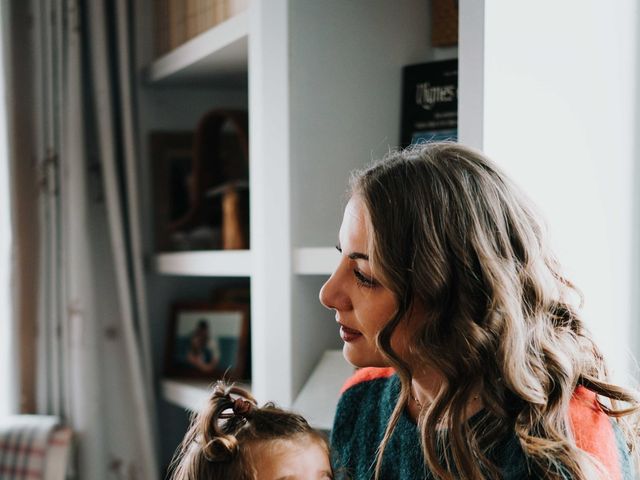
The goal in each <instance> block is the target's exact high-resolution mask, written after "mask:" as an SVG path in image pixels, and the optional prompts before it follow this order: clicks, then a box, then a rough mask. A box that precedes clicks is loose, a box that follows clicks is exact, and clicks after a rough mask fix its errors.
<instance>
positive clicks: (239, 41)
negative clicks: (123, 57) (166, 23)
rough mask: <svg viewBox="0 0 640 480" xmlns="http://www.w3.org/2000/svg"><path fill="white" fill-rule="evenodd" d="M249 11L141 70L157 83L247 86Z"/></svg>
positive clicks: (148, 78)
mask: <svg viewBox="0 0 640 480" xmlns="http://www.w3.org/2000/svg"><path fill="white" fill-rule="evenodd" d="M248 46H249V20H248V13H247V12H243V13H240V14H238V15H236V16H234V17H232V18H230V19H228V20H226V21H224V22H223V23H221V24H219V25H216V26H215V27H213V28H210V29H209V30H207V31H206V32H203V33H201V34H200V35H198V36H196V37H194V38H192V39H191V40H189V41H187V42H186V43H184V44H182V45H180V46H179V47H177V48H175V49H174V50H172V51H171V52H169V53H167V54H165V55H163V56H162V57H160V58H159V59H157V60H156V61H154V62H153V63H152V64H151V65H149V66H148V67H147V69H146V70H145V72H144V77H145V78H146V80H147V81H148V82H151V83H156V84H176V85H184V84H201V85H202V84H212V83H216V84H218V85H237V84H238V82H240V83H244V85H246V76H247V68H248Z"/></svg>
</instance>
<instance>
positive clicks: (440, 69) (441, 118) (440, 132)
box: [400, 59, 458, 147]
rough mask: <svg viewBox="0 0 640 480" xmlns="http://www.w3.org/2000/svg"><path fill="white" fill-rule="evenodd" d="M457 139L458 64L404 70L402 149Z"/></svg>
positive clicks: (449, 61)
mask: <svg viewBox="0 0 640 480" xmlns="http://www.w3.org/2000/svg"><path fill="white" fill-rule="evenodd" d="M457 138H458V60H457V59H453V60H442V61H437V62H429V63H421V64H417V65H408V66H406V67H404V69H403V74H402V119H401V128H400V143H401V145H402V146H403V147H407V146H409V145H411V144H415V143H420V142H427V141H439V140H453V141H455V140H457Z"/></svg>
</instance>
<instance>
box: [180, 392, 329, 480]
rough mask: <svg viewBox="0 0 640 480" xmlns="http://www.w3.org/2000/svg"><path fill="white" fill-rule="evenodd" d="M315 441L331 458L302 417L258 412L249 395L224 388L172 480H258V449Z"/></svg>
mask: <svg viewBox="0 0 640 480" xmlns="http://www.w3.org/2000/svg"><path fill="white" fill-rule="evenodd" d="M303 439H310V440H312V441H316V442H318V445H320V446H322V447H323V448H324V449H326V451H327V455H328V454H329V448H328V445H327V441H326V439H325V438H324V437H323V436H322V435H321V434H320V433H318V432H317V431H316V430H314V429H313V428H311V426H309V424H308V423H307V421H306V420H305V419H304V418H303V417H302V416H300V415H297V414H295V413H292V412H288V411H286V410H282V409H280V408H277V407H275V406H274V405H273V404H272V403H268V404H266V405H264V406H262V407H258V405H257V404H256V401H255V399H254V398H253V397H252V396H251V394H250V393H249V392H247V391H246V390H244V389H242V388H239V387H235V386H233V385H226V384H225V383H223V382H218V383H217V384H216V385H215V387H214V389H213V392H212V394H211V397H210V398H209V402H208V404H207V406H206V407H205V408H204V409H203V410H202V411H201V412H200V413H197V414H195V415H194V416H193V418H192V420H191V426H190V428H189V430H188V432H187V433H186V435H185V437H184V439H183V441H182V443H181V444H180V446H179V447H178V450H177V451H176V455H175V456H174V459H173V460H172V462H171V466H170V468H169V470H170V473H171V480H203V479H207V480H218V479H219V480H223V479H224V480H254V479H255V478H257V471H256V466H255V465H254V464H253V459H252V456H251V455H252V449H253V448H254V447H256V446H257V445H258V444H262V443H264V442H270V441H277V440H293V441H298V440H303Z"/></svg>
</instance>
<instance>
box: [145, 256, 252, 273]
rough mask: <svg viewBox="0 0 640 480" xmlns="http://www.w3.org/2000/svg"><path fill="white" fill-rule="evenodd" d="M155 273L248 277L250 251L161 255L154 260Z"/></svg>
mask: <svg viewBox="0 0 640 480" xmlns="http://www.w3.org/2000/svg"><path fill="white" fill-rule="evenodd" d="M155 263H156V271H157V272H158V273H161V274H165V275H189V276H196V277H250V276H251V273H252V261H251V251H250V250H213V251H210V250H207V251H193V252H175V253H161V254H159V255H156V258H155Z"/></svg>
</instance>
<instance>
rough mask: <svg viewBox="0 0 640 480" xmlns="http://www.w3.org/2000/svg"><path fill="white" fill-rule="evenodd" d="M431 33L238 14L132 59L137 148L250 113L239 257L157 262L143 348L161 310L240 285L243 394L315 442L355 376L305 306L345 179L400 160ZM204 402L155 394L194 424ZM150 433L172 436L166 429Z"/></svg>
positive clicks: (408, 25) (424, 13)
mask: <svg viewBox="0 0 640 480" xmlns="http://www.w3.org/2000/svg"><path fill="white" fill-rule="evenodd" d="M137 1H139V2H146V4H148V5H149V4H151V1H150V0H137ZM429 24H430V22H429V8H428V2H427V4H425V2H424V1H423V0H395V1H393V2H389V1H388V0H353V1H349V2H345V1H344V0H327V1H322V2H320V1H317V0H251V1H250V5H249V7H248V10H247V11H246V12H244V13H242V14H241V15H239V16H237V17H234V18H232V19H229V20H227V21H226V22H224V23H223V24H220V25H218V26H216V27H214V28H212V29H210V30H209V31H207V32H204V33H203V34H201V35H200V36H198V37H196V38H193V39H192V40H190V41H188V42H187V43H185V44H184V45H182V46H180V47H178V48H176V49H175V50H173V51H171V52H169V53H168V54H166V55H164V56H163V57H161V58H159V59H157V60H155V61H151V60H150V52H147V53H146V55H145V54H140V55H139V57H138V58H140V65H139V67H138V68H139V71H140V72H143V75H144V80H145V81H144V82H143V83H142V84H141V88H140V91H141V95H140V96H139V98H141V99H142V101H141V106H140V112H141V117H142V118H143V121H142V122H143V123H142V126H141V128H140V131H141V143H143V144H144V142H146V141H147V138H146V137H145V135H146V134H147V133H148V132H149V131H151V130H169V131H170V130H191V129H193V128H194V127H195V125H196V123H197V121H198V119H199V118H200V116H201V115H202V114H203V113H204V112H206V111H207V110H209V109H211V108H225V107H229V106H232V107H235V108H247V109H248V112H249V132H250V138H249V150H250V153H249V172H250V175H249V184H250V185H249V190H250V236H251V238H250V244H251V250H250V251H198V252H176V253H160V254H158V255H155V256H154V257H153V263H154V267H155V268H154V269H153V273H152V275H150V281H149V286H150V295H149V298H150V299H153V300H154V301H152V302H150V303H151V305H150V307H151V308H150V311H151V315H150V317H151V322H157V323H153V328H154V329H155V330H154V332H156V333H155V334H156V335H162V333H157V332H162V331H164V329H163V328H162V327H163V326H164V325H163V324H161V323H160V322H161V321H157V320H156V319H158V318H165V317H166V309H167V308H168V305H169V304H170V302H171V301H173V300H175V299H178V298H183V297H188V296H189V295H191V294H194V295H197V290H198V289H199V288H200V283H201V284H202V290H203V291H208V290H210V288H211V287H210V284H211V283H215V282H224V281H225V280H224V279H225V278H227V277H249V278H250V282H251V357H252V366H251V371H252V379H251V388H252V392H253V394H254V395H255V396H256V398H257V400H258V401H259V402H260V403H264V402H266V401H274V402H275V403H276V404H278V405H280V406H282V407H284V408H292V407H293V408H295V409H296V410H298V411H300V412H301V413H303V414H304V415H305V416H306V417H308V418H309V420H310V421H311V423H312V424H313V425H314V426H315V427H318V428H322V429H329V428H330V427H331V423H332V420H333V415H334V410H335V404H336V403H337V399H338V396H339V390H340V387H341V385H342V383H343V382H344V379H345V378H346V377H347V376H348V375H349V374H350V373H351V371H352V370H351V367H350V366H349V365H347V364H346V362H344V360H342V358H341V354H340V353H339V352H336V350H337V349H339V348H340V347H341V340H340V338H339V334H338V328H337V327H336V324H335V319H334V318H333V317H334V314H333V312H331V311H329V310H327V309H325V308H324V307H323V306H322V305H321V304H320V302H319V300H318V292H319V289H320V287H321V286H322V283H323V282H324V281H325V280H326V278H327V277H328V276H329V275H330V274H331V273H332V272H333V270H334V269H335V267H336V265H337V263H338V261H339V259H340V255H339V253H338V252H337V251H336V249H335V247H334V246H333V245H335V241H336V238H337V234H338V229H339V227H340V221H341V218H342V210H343V208H344V205H345V189H346V188H347V182H348V177H349V172H351V171H352V170H353V169H356V168H361V167H363V166H365V165H366V164H368V163H369V162H370V161H371V159H372V158H379V157H380V156H382V155H383V154H384V153H386V152H387V151H388V148H389V146H395V145H396V144H397V142H398V140H399V138H398V137H399V118H400V98H401V95H400V93H401V86H402V81H401V78H402V67H403V66H404V65H408V64H412V63H420V62H424V61H429V60H433V59H435V58H436V57H437V56H438V53H437V52H434V51H433V49H432V48H431V47H430V40H429V29H430V26H429ZM141 32H142V30H141ZM140 35H143V33H140ZM144 58H146V61H144ZM142 65H144V68H143V67H142ZM194 85H196V86H197V87H198V88H193V86H194ZM156 87H160V88H156ZM234 95H235V96H234ZM142 155H143V157H144V158H147V155H145V152H144V150H143V152H142ZM150 178H151V175H150V173H149V172H148V173H147V175H146V179H147V181H149V180H150ZM152 211H153V205H149V207H148V209H147V212H146V213H147V217H150V218H153V217H151V212H152ZM148 230H149V231H151V228H148ZM151 236H152V235H150V237H151ZM177 276H180V277H182V278H178V277H177ZM216 277H219V278H216ZM196 283H198V285H194V284H196ZM156 340H157V341H156V344H158V345H160V344H162V343H163V342H162V341H161V340H162V339H156ZM328 351H329V352H331V351H333V353H332V354H326V352H328ZM207 387H208V385H207V384H206V383H204V382H200V383H198V382H193V381H177V380H173V379H163V380H162V381H161V395H162V397H163V398H164V399H166V400H167V401H169V402H171V403H172V404H176V405H179V406H181V407H183V408H187V409H190V410H196V409H198V408H199V407H200V406H201V405H202V402H203V401H205V399H206V398H207ZM166 407H167V406H166V405H163V402H160V408H161V409H164V408H166ZM162 412H164V413H165V414H172V412H171V410H170V409H167V410H162ZM173 413H175V412H173ZM162 433H165V434H167V435H169V436H171V429H170V427H169V426H168V425H164V424H163V425H161V434H162ZM177 440H179V439H177ZM171 441H173V438H170V439H167V440H165V442H168V443H170V442H171Z"/></svg>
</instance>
